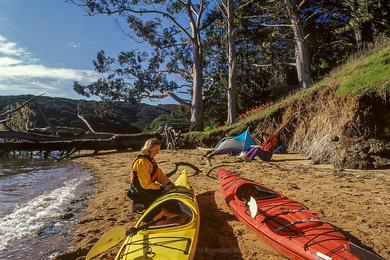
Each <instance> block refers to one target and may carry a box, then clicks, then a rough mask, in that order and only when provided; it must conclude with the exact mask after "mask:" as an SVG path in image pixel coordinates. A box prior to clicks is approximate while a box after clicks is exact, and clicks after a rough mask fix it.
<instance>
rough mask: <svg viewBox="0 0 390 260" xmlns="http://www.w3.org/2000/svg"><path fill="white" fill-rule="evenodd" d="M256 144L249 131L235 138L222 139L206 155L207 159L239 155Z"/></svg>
mask: <svg viewBox="0 0 390 260" xmlns="http://www.w3.org/2000/svg"><path fill="white" fill-rule="evenodd" d="M255 144H256V142H255V141H254V140H253V139H252V137H251V134H250V133H249V129H248V128H247V129H246V130H245V131H244V132H242V133H241V134H239V135H237V136H233V137H226V138H224V139H222V140H221V141H220V142H219V143H218V144H217V145H216V146H215V148H214V149H213V150H212V151H211V152H210V153H208V155H207V156H208V157H210V156H213V155H216V154H227V153H228V154H240V153H241V152H242V151H247V150H249V148H251V145H255Z"/></svg>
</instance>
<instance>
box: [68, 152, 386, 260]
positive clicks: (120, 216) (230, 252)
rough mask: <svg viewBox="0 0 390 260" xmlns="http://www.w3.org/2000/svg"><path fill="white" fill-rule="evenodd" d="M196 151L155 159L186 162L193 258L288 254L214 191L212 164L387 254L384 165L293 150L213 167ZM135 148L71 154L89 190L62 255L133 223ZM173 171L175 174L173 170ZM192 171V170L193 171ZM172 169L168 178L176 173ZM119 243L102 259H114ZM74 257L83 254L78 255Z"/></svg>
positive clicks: (228, 159)
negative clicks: (359, 165)
mask: <svg viewBox="0 0 390 260" xmlns="http://www.w3.org/2000/svg"><path fill="white" fill-rule="evenodd" d="M204 153H205V151H202V150H164V151H161V152H160V154H159V155H158V157H157V160H158V162H159V165H160V167H161V168H162V169H163V171H164V172H166V173H167V172H170V171H172V170H173V169H175V163H179V162H186V163H191V164H193V165H194V166H196V167H198V168H199V169H200V170H201V172H200V173H199V174H195V173H196V172H195V170H193V169H191V168H189V167H185V166H180V167H179V171H180V170H181V169H184V168H185V169H188V171H189V173H190V174H191V175H192V176H191V177H190V182H191V184H192V185H193V188H194V190H195V193H196V194H197V200H198V203H199V207H200V210H201V229H200V237H199V244H198V250H197V259H222V258H224V259H286V258H285V257H284V256H283V255H281V254H280V253H278V252H277V251H276V250H274V249H273V248H271V247H270V246H268V245H267V244H266V243H264V242H263V241H261V240H260V239H259V238H257V237H256V236H255V235H254V234H253V233H251V232H250V231H249V230H247V229H246V227H245V226H244V225H243V224H241V223H240V222H239V221H238V220H237V219H236V218H235V217H234V215H233V214H232V213H231V211H230V210H229V208H228V207H227V205H226V203H225V201H224V200H223V198H222V195H221V193H220V191H219V183H218V180H217V179H216V171H215V169H214V168H217V167H218V166H223V167H225V168H227V169H230V170H232V171H235V172H238V173H240V174H242V175H243V176H244V177H246V178H249V179H253V180H255V181H258V182H260V183H262V184H264V185H266V186H269V187H271V188H273V189H275V190H277V191H279V192H281V193H284V194H285V195H287V196H289V197H291V198H293V199H295V200H297V201H299V202H302V203H303V204H305V205H306V206H307V207H309V208H310V209H311V210H313V211H315V212H318V214H319V215H320V216H321V217H323V218H324V219H325V220H327V221H329V222H330V223H332V224H334V225H335V226H337V227H339V228H340V229H342V230H343V231H344V232H345V234H346V235H347V236H348V237H349V238H350V239H351V240H352V241H353V242H355V243H357V244H359V245H364V246H365V247H366V248H369V249H370V250H373V251H375V252H376V253H378V254H380V255H381V256H383V257H384V258H387V259H389V258H390V251H389V248H388V245H389V244H390V216H389V214H390V212H389V203H390V193H389V187H390V170H372V171H371V170H370V171H368V170H364V171H362V170H341V169H334V168H333V167H332V166H331V165H312V164H311V163H310V161H309V160H307V159H306V158H305V157H304V156H302V155H299V154H283V155H274V157H273V161H272V162H270V163H266V162H262V161H260V160H256V161H252V162H238V161H237V159H236V157H233V156H227V155H222V156H216V157H215V159H213V160H212V165H208V164H207V163H206V162H205V161H202V155H203V154H204ZM136 155H137V152H132V153H115V154H107V155H98V156H95V157H84V158H78V159H75V162H77V163H81V164H83V165H85V166H87V167H88V168H89V169H90V170H91V172H92V173H93V174H94V176H95V178H94V183H93V186H94V189H95V192H94V194H93V196H92V197H91V198H90V200H89V203H88V206H87V208H86V209H85V214H84V215H83V217H82V218H81V219H80V221H79V222H78V223H77V224H76V226H75V227H74V230H73V233H74V237H73V244H74V251H73V252H71V253H69V254H66V255H64V256H63V258H62V259H75V258H77V257H80V256H82V255H85V254H86V253H87V252H88V249H89V248H90V247H91V246H92V245H93V244H94V243H95V242H96V241H97V240H98V239H99V238H100V237H101V235H102V234H104V232H106V231H108V230H109V229H111V228H112V227H114V226H117V225H126V226H128V227H131V226H132V225H134V224H135V222H136V220H137V218H138V216H137V215H132V213H131V202H130V200H129V199H127V198H126V196H125V193H126V191H127V188H128V186H129V176H130V166H131V162H132V160H133V159H134V158H135V156H136ZM179 171H178V172H179ZM208 173H209V175H207V174H208ZM193 174H195V175H193ZM177 175H178V174H175V175H173V176H172V177H171V179H172V180H175V179H176V178H177ZM117 251H118V247H117V248H114V249H112V250H111V251H110V252H108V253H106V254H104V255H102V256H101V259H113V258H114V257H115V254H116V252H117ZM80 259H83V258H81V257H80Z"/></svg>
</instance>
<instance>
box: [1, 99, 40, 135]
mask: <svg viewBox="0 0 390 260" xmlns="http://www.w3.org/2000/svg"><path fill="white" fill-rule="evenodd" d="M20 105H22V102H17V103H16V104H14V105H11V104H10V105H7V106H5V107H4V108H3V113H4V112H8V111H11V110H14V109H16V108H17V107H19V106H20ZM34 116H35V112H34V111H33V110H31V108H30V107H28V106H24V107H22V108H21V109H19V110H18V111H16V112H15V113H12V114H9V115H7V117H6V118H5V119H11V120H10V121H8V122H7V125H8V126H9V127H10V128H11V129H12V130H14V131H25V130H26V126H28V127H30V123H31V120H32V118H33V117H34ZM0 130H5V129H4V127H3V126H2V125H0Z"/></svg>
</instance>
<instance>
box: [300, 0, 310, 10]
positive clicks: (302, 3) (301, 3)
mask: <svg viewBox="0 0 390 260" xmlns="http://www.w3.org/2000/svg"><path fill="white" fill-rule="evenodd" d="M307 1H309V0H302V2H300V3H299V5H298V6H297V11H299V10H301V8H302V7H303V5H304V4H306V2H307Z"/></svg>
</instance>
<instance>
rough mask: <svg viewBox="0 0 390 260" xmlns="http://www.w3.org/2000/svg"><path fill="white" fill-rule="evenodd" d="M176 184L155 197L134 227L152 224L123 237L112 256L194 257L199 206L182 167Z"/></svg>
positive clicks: (141, 257) (121, 257)
mask: <svg viewBox="0 0 390 260" xmlns="http://www.w3.org/2000/svg"><path fill="white" fill-rule="evenodd" d="M175 185H176V186H177V188H176V189H174V190H173V191H171V192H168V193H167V194H165V195H164V196H162V197H160V198H158V199H157V200H156V201H155V202H154V203H153V204H152V205H151V206H150V207H149V208H148V209H147V210H146V211H145V213H144V214H143V215H142V216H141V218H140V219H139V221H138V222H137V224H136V225H135V227H136V228H137V227H140V226H142V225H145V224H147V223H150V222H153V223H154V224H153V225H151V226H148V227H147V228H145V229H144V230H141V231H139V232H138V233H137V234H135V235H133V236H128V237H126V239H125V241H124V243H123V245H122V247H121V249H120V251H119V252H118V254H117V256H116V258H115V259H128V260H130V259H132V260H133V259H193V258H194V256H195V251H196V245H197V240H198V233H199V208H198V204H197V202H196V200H195V198H194V193H193V190H192V188H191V187H190V185H189V184H188V176H187V173H186V172H185V171H183V172H182V173H181V175H180V176H179V178H178V179H177V181H176V182H175Z"/></svg>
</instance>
